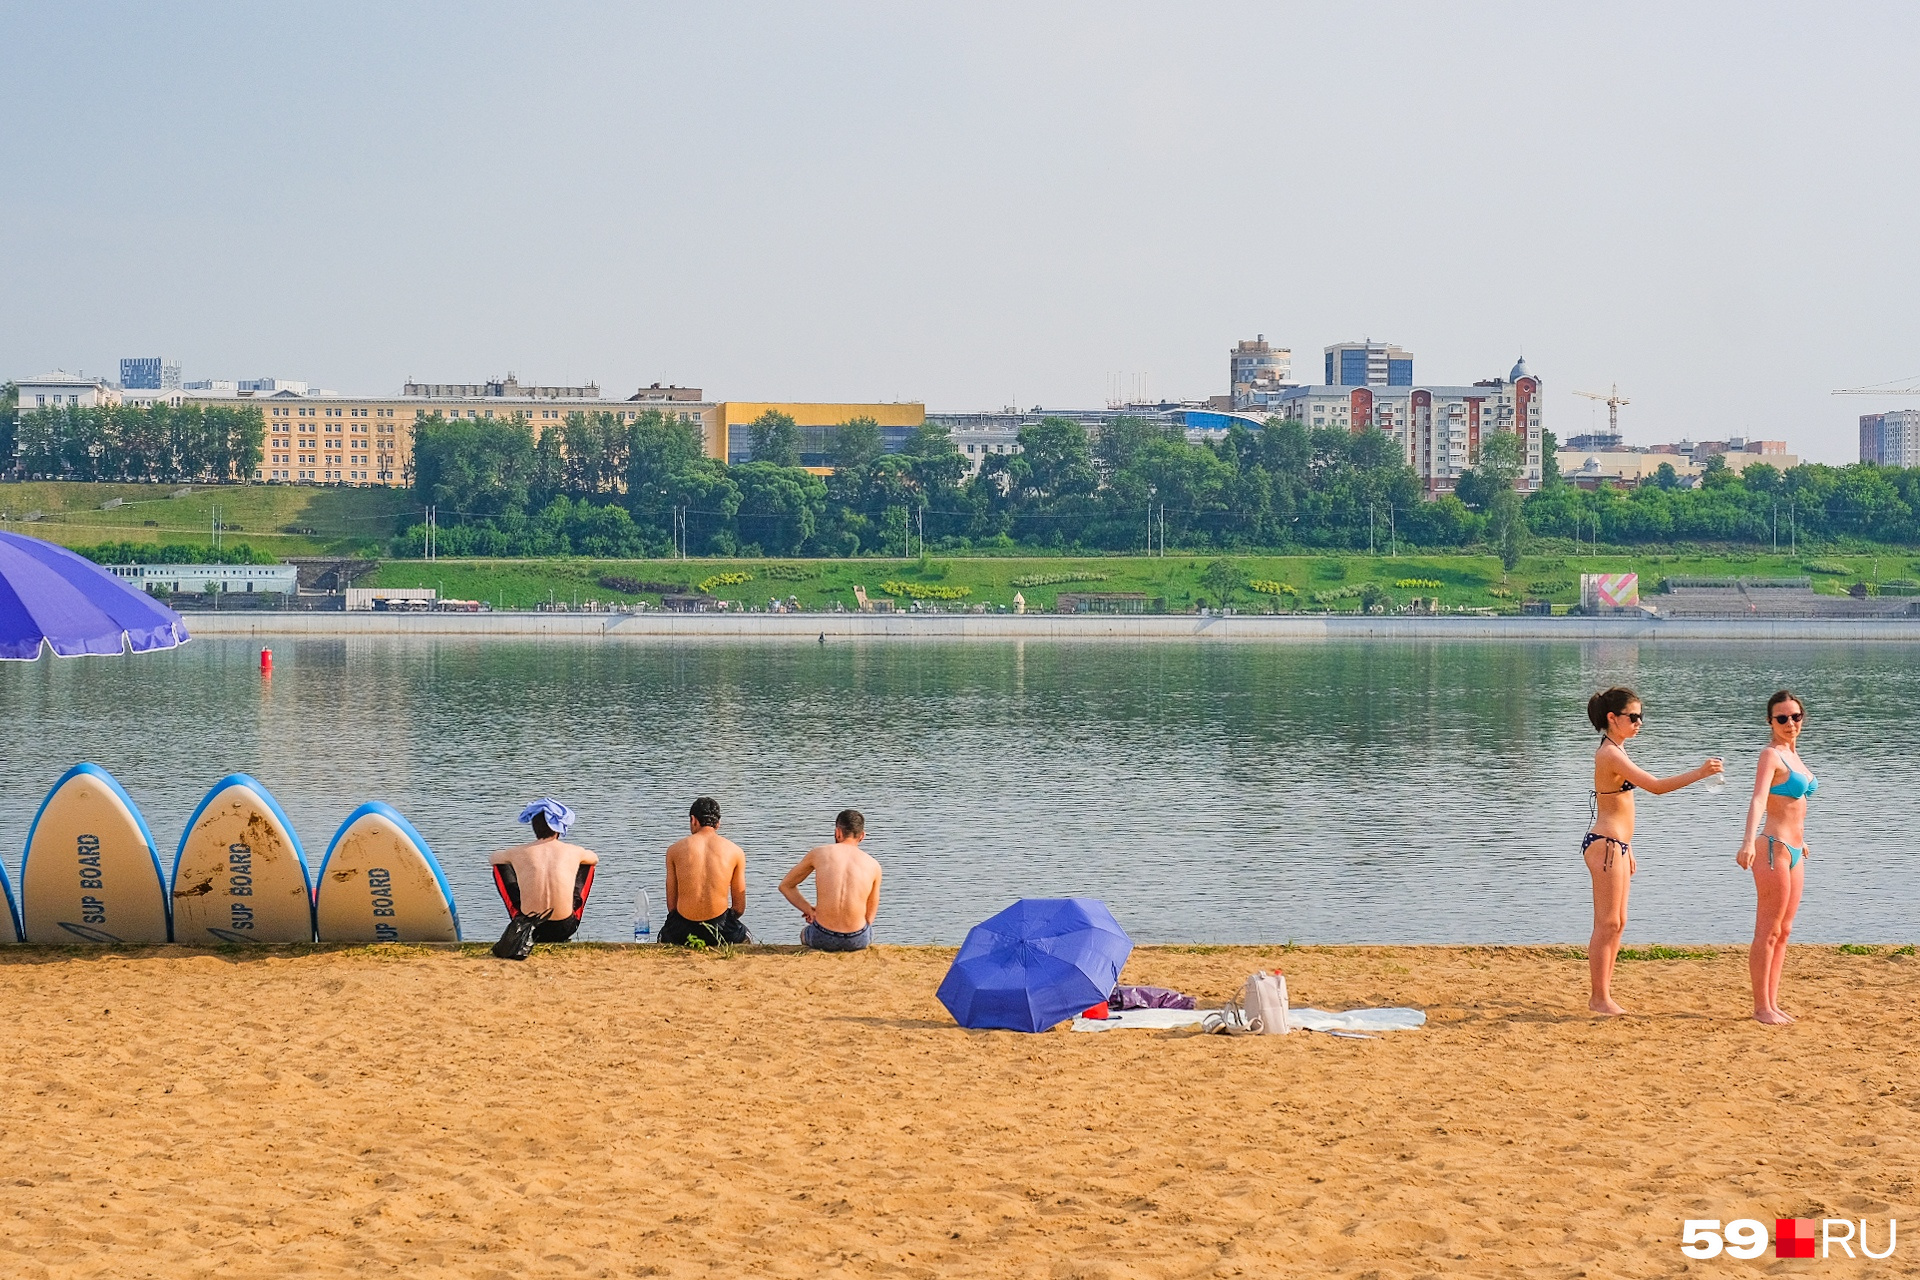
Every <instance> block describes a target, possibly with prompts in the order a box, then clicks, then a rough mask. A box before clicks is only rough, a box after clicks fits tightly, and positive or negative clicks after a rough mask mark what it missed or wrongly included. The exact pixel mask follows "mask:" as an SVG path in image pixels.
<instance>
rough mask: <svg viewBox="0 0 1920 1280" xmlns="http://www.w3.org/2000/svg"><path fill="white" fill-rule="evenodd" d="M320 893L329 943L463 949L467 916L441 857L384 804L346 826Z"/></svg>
mask: <svg viewBox="0 0 1920 1280" xmlns="http://www.w3.org/2000/svg"><path fill="white" fill-rule="evenodd" d="M314 885H315V888H314V904H313V906H314V909H313V916H314V926H315V929H316V932H317V933H318V934H319V938H320V941H322V942H458V941H460V912H459V910H458V908H456V907H455V906H454V903H453V890H452V889H450V888H449V887H448V886H447V877H446V876H445V874H443V873H442V872H441V870H440V863H439V861H438V860H437V859H435V858H434V856H433V850H432V849H429V848H428V847H427V842H426V840H425V839H424V838H423V837H422V836H421V834H420V833H419V832H418V831H415V830H414V829H413V824H412V823H411V822H408V821H407V820H406V819H405V818H403V817H401V816H400V815H399V813H397V812H396V811H394V810H393V809H392V808H390V807H389V806H387V805H384V804H381V803H380V802H379V801H377V800H376V801H374V802H373V803H371V804H363V805H361V806H360V807H359V808H358V809H355V810H354V811H353V812H352V813H350V814H348V815H347V820H346V821H345V822H343V823H341V824H340V830H338V831H336V832H335V833H334V836H333V841H332V843H330V844H328V845H327V856H326V858H325V859H324V860H323V861H322V862H321V863H320V874H319V875H318V876H315V877H314Z"/></svg>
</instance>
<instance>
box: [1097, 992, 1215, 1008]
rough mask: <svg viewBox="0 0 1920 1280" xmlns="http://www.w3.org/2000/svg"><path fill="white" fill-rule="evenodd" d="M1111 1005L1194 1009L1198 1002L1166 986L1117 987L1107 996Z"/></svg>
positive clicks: (1119, 1006) (1118, 1006)
mask: <svg viewBox="0 0 1920 1280" xmlns="http://www.w3.org/2000/svg"><path fill="white" fill-rule="evenodd" d="M1107 1004H1108V1006H1109V1007H1111V1008H1114V1009H1118V1010H1122V1011H1124V1010H1127V1009H1194V1008H1198V1007H1199V1006H1198V1004H1197V1003H1196V1002H1195V1001H1194V998H1193V997H1192V996H1185V995H1181V994H1180V993H1179V992H1178V991H1170V990H1168V989H1167V988H1166V987H1115V988H1114V989H1113V994H1112V995H1110V996H1108V997H1107Z"/></svg>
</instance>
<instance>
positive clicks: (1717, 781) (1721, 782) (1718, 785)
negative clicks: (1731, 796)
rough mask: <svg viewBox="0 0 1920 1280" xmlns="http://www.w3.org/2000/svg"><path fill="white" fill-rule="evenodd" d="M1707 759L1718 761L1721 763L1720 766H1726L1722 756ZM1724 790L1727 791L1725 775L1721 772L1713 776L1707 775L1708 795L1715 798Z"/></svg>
mask: <svg viewBox="0 0 1920 1280" xmlns="http://www.w3.org/2000/svg"><path fill="white" fill-rule="evenodd" d="M1707 759H1709V760H1718V761H1720V763H1721V764H1722V765H1724V764H1726V759H1725V758H1724V757H1722V756H1708V757H1707ZM1726 789H1727V775H1726V774H1725V773H1724V772H1722V773H1715V774H1709V775H1708V777H1707V792H1708V793H1709V794H1710V795H1716V796H1717V795H1719V794H1720V793H1721V792H1722V791H1725V790H1726Z"/></svg>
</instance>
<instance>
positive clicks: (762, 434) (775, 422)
mask: <svg viewBox="0 0 1920 1280" xmlns="http://www.w3.org/2000/svg"><path fill="white" fill-rule="evenodd" d="M747 439H748V441H749V447H750V448H751V449H752V450H753V460H754V461H755V462H768V463H772V464H773V465H774V466H776V467H797V466H799V465H800V428H799V427H798V426H796V425H794V421H793V419H792V418H791V417H790V416H788V415H787V414H784V413H781V412H780V411H779V410H778V409H769V410H767V411H766V412H765V413H763V414H761V415H760V416H759V417H757V418H755V419H754V420H753V422H752V423H750V424H749V425H748V427H747Z"/></svg>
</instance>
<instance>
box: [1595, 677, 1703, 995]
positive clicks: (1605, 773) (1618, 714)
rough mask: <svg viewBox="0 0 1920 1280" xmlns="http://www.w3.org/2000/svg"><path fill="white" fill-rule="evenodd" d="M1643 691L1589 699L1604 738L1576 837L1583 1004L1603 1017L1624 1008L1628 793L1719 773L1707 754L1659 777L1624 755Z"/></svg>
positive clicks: (1666, 788)
mask: <svg viewBox="0 0 1920 1280" xmlns="http://www.w3.org/2000/svg"><path fill="white" fill-rule="evenodd" d="M1642 718H1643V717H1642V715H1641V708H1640V695H1639V694H1637V693H1635V692H1634V691H1633V690H1631V689H1621V688H1613V689H1608V690H1606V691H1604V692H1602V693H1596V694H1594V695H1593V697H1591V698H1589V699H1588V700H1587V719H1588V720H1589V721H1591V722H1592V724H1593V727H1594V728H1595V729H1598V730H1599V731H1600V733H1601V735H1602V737H1603V741H1602V742H1601V743H1600V749H1599V750H1598V751H1596V752H1594V754H1593V824H1592V827H1591V829H1589V830H1588V832H1587V836H1586V839H1584V840H1582V841H1581V842H1580V855H1581V857H1582V858H1583V859H1584V860H1585V861H1586V864H1587V872H1588V874H1590V875H1591V876H1592V877H1593V937H1592V938H1591V939H1590V940H1589V941H1588V942H1587V972H1588V975H1589V977H1590V978H1591V980H1592V983H1593V994H1592V995H1591V996H1590V997H1589V998H1588V1000H1587V1008H1589V1009H1591V1010H1593V1011H1594V1012H1595V1013H1604V1014H1608V1015H1610V1016H1611V1015H1613V1014H1620V1013H1625V1012H1626V1010H1625V1009H1622V1008H1621V1007H1620V1006H1619V1005H1617V1004H1615V1003H1614V1002H1613V962H1614V960H1615V959H1616V958H1617V957H1618V956H1619V954H1620V935H1621V934H1622V933H1623V932H1625V930H1626V927H1627V890H1628V888H1629V882H1630V881H1631V879H1632V877H1633V873H1634V869H1635V867H1634V860H1633V793H1634V792H1635V791H1650V792H1652V793H1653V794H1654V795H1657V796H1663V795H1666V794H1667V793H1668V792H1670V791H1678V790H1679V789H1680V788H1682V787H1685V786H1691V785H1692V784H1693V783H1696V782H1698V781H1700V780H1701V779H1702V778H1710V777H1712V776H1713V775H1714V774H1716V773H1719V772H1720V771H1721V768H1722V766H1721V764H1720V761H1718V760H1713V759H1710V760H1708V761H1707V762H1706V763H1705V764H1702V765H1701V766H1700V767H1699V768H1697V769H1690V770H1688V771H1687V772H1686V773H1678V774H1675V775H1674V776H1673V777H1671V778H1656V777H1654V776H1653V775H1652V774H1650V773H1648V772H1647V771H1646V770H1645V769H1642V768H1641V767H1640V766H1639V765H1637V764H1635V763H1634V762H1633V760H1632V758H1631V757H1629V756H1628V755H1627V739H1629V738H1632V737H1635V736H1636V735H1638V734H1639V732H1640V723H1641V720H1642Z"/></svg>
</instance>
